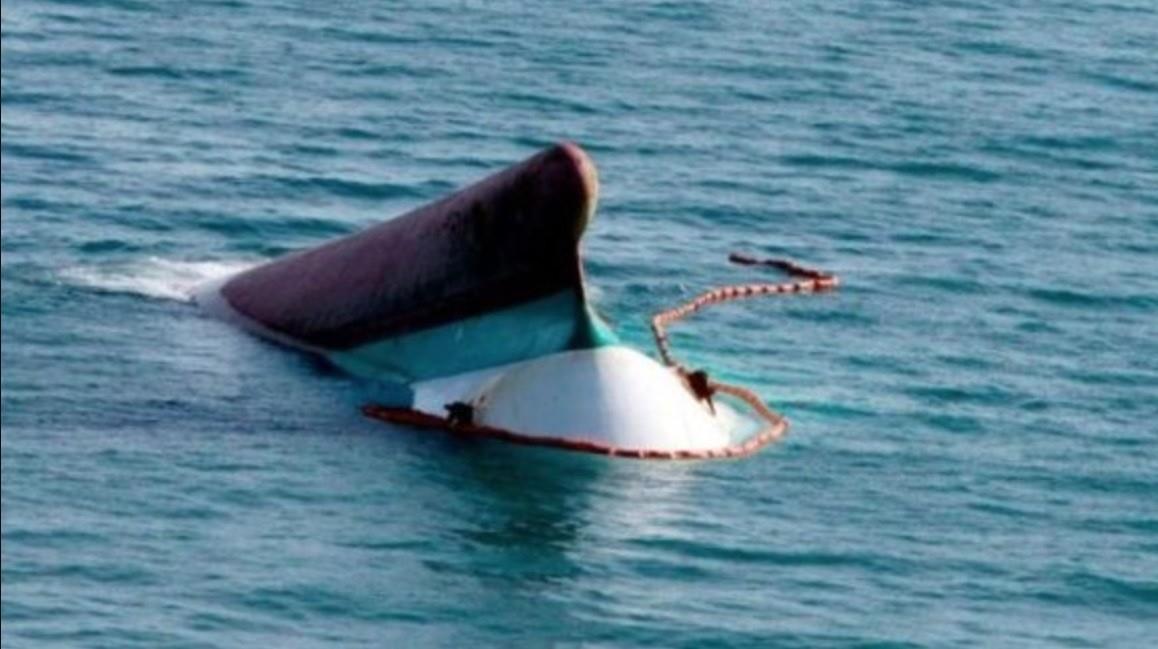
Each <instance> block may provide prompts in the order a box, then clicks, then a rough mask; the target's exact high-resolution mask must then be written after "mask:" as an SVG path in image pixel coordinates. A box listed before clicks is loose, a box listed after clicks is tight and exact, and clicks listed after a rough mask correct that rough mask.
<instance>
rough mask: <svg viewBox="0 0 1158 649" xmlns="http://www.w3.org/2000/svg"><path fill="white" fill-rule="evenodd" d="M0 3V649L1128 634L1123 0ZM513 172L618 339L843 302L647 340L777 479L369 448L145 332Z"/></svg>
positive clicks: (166, 332) (176, 336)
mask: <svg viewBox="0 0 1158 649" xmlns="http://www.w3.org/2000/svg"><path fill="white" fill-rule="evenodd" d="M2 6H3V11H2V15H3V22H2V34H3V38H2V45H3V57H2V58H3V75H2V88H0V94H2V107H3V111H2V153H3V155H2V170H0V171H2V174H0V175H2V178H3V182H2V192H0V194H2V196H0V198H2V207H3V219H2V224H3V225H2V237H0V239H2V252H3V255H2V275H0V277H2V286H3V303H2V306H3V320H2V322H3V326H2V335H3V340H2V342H3V345H2V350H3V353H2V360H3V371H2V378H3V389H2V395H3V396H2V409H0V412H2V421H3V426H2V430H3V436H2V459H3V470H2V472H0V475H2V485H3V487H2V496H3V507H2V523H3V525H2V527H3V531H2V533H3V537H2V541H3V543H2V554H3V557H2V558H3V561H2V566H3V589H2V615H3V620H2V621H3V624H2V625H0V639H2V641H3V646H4V647H5V649H7V648H9V647H12V648H14V649H15V648H18V647H252V646H270V647H334V646H343V647H361V646H367V647H369V646H374V647H377V646H452V647H460V646H461V647H471V646H504V647H505V646H549V645H560V646H607V647H612V646H614V647H643V646H674V647H709V646H712V647H715V646H720V647H725V646H726V647H850V646H859V647H867V646H873V647H918V646H919V647H974V646H977V647H1005V646H1010V647H1143V646H1150V643H1152V642H1153V638H1154V637H1158V622H1156V621H1155V620H1158V504H1156V502H1158V501H1156V499H1155V492H1156V491H1158V451H1156V450H1155V442H1158V424H1156V423H1155V421H1156V420H1158V360H1156V359H1158V317H1156V316H1158V66H1155V65H1154V62H1155V61H1156V60H1158V8H1156V6H1155V4H1154V3H1153V2H1152V1H1150V0H1137V1H1131V0H1116V1H1113V2H1111V1H1092V2H1068V1H1067V2H1058V1H1051V0H1046V1H1042V2H1021V1H1014V2H996V1H990V0H982V1H980V2H976V3H938V4H936V5H935V6H934V5H926V4H924V3H910V2H899V1H898V2H887V1H881V2H848V3H820V2H806V1H791V2H785V3H767V4H757V3H749V2H728V1H725V2H712V3H676V2H641V3H619V2H591V3H545V4H542V5H540V6H536V7H533V8H531V9H524V8H522V5H521V3H513V2H471V1H467V0H463V1H459V2H421V3H398V4H394V3H391V4H386V3H370V2H366V3H356V2H332V3H310V2H291V1H290V0H281V1H280V2H279V1H259V0H233V1H226V0H222V1H219V2H198V1H192V0H190V1H187V2H160V1H157V2H144V1H138V0H92V1H88V2H81V1H79V0H69V1H64V0H59V1H55V2H32V1H30V0H3V4H2ZM559 138H573V139H575V140H577V141H579V142H581V143H582V144H583V145H585V146H586V148H587V149H588V150H589V151H590V153H591V154H592V156H593V157H594V159H595V160H596V163H597V164H598V165H599V167H600V170H601V177H602V183H603V198H602V203H601V208H600V213H599V215H598V217H597V218H596V220H595V222H594V224H593V226H592V229H591V231H590V233H589V235H588V238H587V243H586V256H587V260H588V271H589V275H590V279H591V281H592V283H593V284H594V285H596V286H597V287H598V292H597V297H596V302H597V307H598V309H599V310H600V312H602V313H605V314H606V315H607V316H608V317H609V318H610V319H611V320H612V321H613V324H614V326H615V327H616V329H617V330H618V331H619V332H620V333H621V334H622V335H623V336H624V337H625V339H626V340H628V341H630V342H631V343H633V344H635V345H637V346H640V347H647V346H648V345H649V344H650V343H649V338H648V335H647V329H646V318H647V316H648V315H649V314H651V313H652V312H654V311H655V310H657V309H661V308H665V307H668V306H670V305H672V304H674V303H676V302H678V301H679V300H681V299H683V298H685V297H687V296H689V295H691V294H692V293H694V292H695V291H697V290H699V289H700V288H703V287H706V286H710V285H714V284H718V283H727V282H735V281H746V280H749V279H752V278H754V277H756V276H757V275H754V274H753V272H752V269H738V268H734V267H728V266H727V264H726V263H725V256H726V255H727V253H729V252H731V251H733V250H737V251H745V252H749V253H752V254H760V255H780V256H790V257H793V258H796V259H798V260H800V261H802V262H805V263H810V264H814V265H818V266H821V267H823V268H827V269H831V270H833V271H835V272H838V273H839V274H840V275H841V276H842V278H843V279H844V281H845V284H844V287H843V288H842V289H841V290H840V291H839V292H838V293H835V294H832V295H826V296H816V297H808V298H805V297H800V298H795V299H784V300H765V301H756V302H750V303H745V304H737V305H732V306H727V307H722V308H720V309H718V310H715V311H711V312H708V313H705V314H702V315H701V316H697V317H696V318H695V319H693V320H692V321H689V322H688V323H686V324H683V325H680V326H679V327H678V328H677V330H676V334H675V336H676V337H675V342H676V345H677V351H679V352H680V353H682V354H683V355H684V356H685V357H687V358H689V359H690V360H691V361H693V362H695V363H697V364H702V365H704V366H707V367H709V368H712V369H713V370H714V371H715V372H716V373H717V374H718V375H720V376H723V377H726V378H728V379H731V380H734V381H738V382H743V383H746V384H750V385H752V386H754V387H755V388H756V389H757V390H758V391H759V392H760V393H761V394H762V395H763V396H764V397H765V398H767V399H768V400H769V401H771V402H772V403H773V404H775V405H776V406H777V407H779V408H780V409H782V410H784V411H785V412H786V413H787V414H788V415H789V417H790V418H791V419H792V422H793V428H792V430H791V432H790V435H789V437H788V438H787V439H786V440H785V441H784V442H783V443H781V444H780V445H778V446H774V447H772V448H770V449H768V450H766V451H765V452H763V453H761V454H760V455H757V456H756V457H754V458H751V459H748V460H743V461H728V462H706V463H676V464H670V463H639V462H631V461H608V460H603V459H598V458H588V457H579V456H572V455H565V454H559V453H554V452H550V451H542V450H529V449H522V448H515V447H509V446H504V445H501V444H495V443H470V442H464V441H461V440H455V439H448V438H445V437H442V436H438V435H434V434H431V433H424V432H418V431H409V430H402V429H394V428H390V427H387V426H384V425H381V424H378V423H375V422H371V421H367V420H364V419H363V418H361V416H360V415H359V414H358V410H357V408H358V406H359V405H360V404H361V403H362V401H363V399H364V398H365V395H366V393H367V391H368V388H367V387H366V386H364V385H361V384H359V383H357V382H354V381H352V380H350V379H347V378H345V377H344V376H342V375H341V374H340V373H337V372H335V371H333V370H331V369H328V368H326V367H324V366H322V365H320V364H319V363H317V362H314V361H312V360H310V359H308V358H305V357H302V356H298V355H294V354H291V353H289V352H286V351H285V350H282V349H279V348H277V347H274V346H270V345H267V344H264V343H262V342H260V341H257V340H254V339H253V338H250V337H248V336H246V335H244V334H242V333H240V332H239V331H236V330H234V329H232V328H230V327H228V326H226V325H224V324H221V323H219V322H216V321H213V320H210V319H207V318H205V317H203V316H201V315H200V314H199V313H198V312H197V311H196V310H195V309H194V308H193V307H191V306H189V305H188V304H187V303H185V302H184V301H183V298H184V296H185V295H186V294H187V292H188V291H189V290H190V289H191V288H192V287H193V286H195V285H196V284H198V283H199V282H201V281H204V280H206V279H211V278H214V277H217V276H221V275H223V274H226V273H228V272H230V271H231V270H236V269H240V268H244V267H245V266H246V265H248V264H252V263H255V262H259V261H261V260H263V259H267V258H269V257H271V256H273V255H276V254H279V253H282V252H285V251H288V250H291V249H294V248H297V247H301V246H307V245H310V244H313V243H315V242H318V241H322V240H324V239H326V238H329V237H333V236H336V235H341V234H344V233H347V232H352V231H354V230H356V229H358V228H360V227H362V226H365V225H367V224H370V223H374V222H377V221H379V220H381V219H383V218H388V217H390V216H392V215H396V214H399V213H401V212H403V211H406V210H407V209H409V208H412V207H414V206H416V205H418V204H421V203H423V202H425V201H427V200H430V199H433V198H435V197H438V196H440V195H441V194H443V193H445V192H447V191H449V190H451V189H453V188H455V187H457V186H460V185H463V184H465V183H468V182H470V181H472V180H474V179H476V178H478V177H480V176H481V175H484V174H485V173H487V172H489V171H491V170H494V169H497V168H500V167H502V166H504V165H506V164H508V163H510V162H513V161H515V160H519V159H522V158H523V157H526V156H528V155H530V154H531V153H533V152H534V151H535V150H536V149H537V148H539V147H540V146H543V145H546V144H548V143H550V142H552V141H554V140H556V139H559ZM1147 638H1149V641H1147V640H1146V639H1147Z"/></svg>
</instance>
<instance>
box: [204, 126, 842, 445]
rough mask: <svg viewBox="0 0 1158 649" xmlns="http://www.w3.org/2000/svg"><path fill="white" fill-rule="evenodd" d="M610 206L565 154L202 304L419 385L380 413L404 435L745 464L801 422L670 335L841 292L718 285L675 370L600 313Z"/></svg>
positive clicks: (810, 282) (296, 343)
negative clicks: (426, 431)
mask: <svg viewBox="0 0 1158 649" xmlns="http://www.w3.org/2000/svg"><path fill="white" fill-rule="evenodd" d="M597 197H598V180H597V177H596V173H595V167H594V164H593V163H592V162H591V160H590V158H588V157H587V155H586V154H585V153H584V152H583V151H582V150H581V149H580V148H579V147H577V146H576V145H574V144H570V143H564V144H560V145H557V146H554V147H551V148H549V149H547V150H545V151H543V152H541V153H539V154H538V155H536V156H533V157H532V158H530V159H528V160H526V161H524V162H522V163H519V164H517V165H514V166H512V167H510V168H508V169H506V170H504V171H501V172H499V173H497V174H495V175H493V176H490V177H488V178H486V179H484V180H482V181H481V182H479V183H477V184H475V185H472V186H470V187H467V188H465V189H463V190H461V191H459V192H457V193H455V194H452V195H450V196H448V197H446V198H444V199H442V200H439V201H437V202H434V203H431V204H429V205H426V206H424V207H421V208H419V209H417V210H414V211H412V212H410V213H408V214H405V215H403V216H401V217H398V218H395V219H393V220H390V221H387V222H385V223H382V224H379V225H376V226H373V227H371V228H369V229H367V230H364V231H362V232H359V233H355V234H352V235H350V236H347V237H344V238H341V239H338V240H336V241H332V242H329V243H326V244H323V245H320V246H318V247H316V248H311V249H309V250H305V251H302V252H298V253H293V254H290V255H287V256H285V257H282V258H279V259H275V260H273V261H271V262H269V263H267V264H265V265H262V266H259V267H256V268H253V269H250V270H247V271H244V272H242V273H239V274H237V275H235V276H233V277H231V278H228V279H227V280H225V281H224V282H222V283H218V284H215V285H212V286H207V287H205V288H204V289H203V290H202V291H200V292H199V294H198V296H197V300H198V302H199V303H200V304H201V305H202V306H203V307H204V308H205V309H206V310H207V311H208V312H210V313H212V314H214V315H217V316H219V317H222V318H224V319H226V320H229V321H231V322H234V323H237V324H239V325H241V326H242V327H244V328H246V329H248V330H250V331H252V332H254V333H256V334H258V335H260V336H263V337H266V338H268V339H271V340H274V341H277V342H279V343H282V344H285V345H289V346H291V347H294V348H297V349H302V350H305V351H309V352H313V353H317V354H321V355H323V356H325V357H326V358H328V359H330V360H331V361H332V362H333V363H335V364H336V365H338V366H339V367H341V368H343V369H345V370H347V371H349V372H351V373H353V374H355V375H358V376H362V377H367V378H371V379H375V380H385V381H390V382H395V383H402V384H405V385H407V386H409V388H410V397H409V401H408V402H407V403H396V404H392V405H389V406H384V405H377V404H372V405H369V406H367V407H366V408H365V412H366V414H367V415H368V416H371V417H375V418H378V419H382V420H385V421H389V422H393V423H402V424H409V425H414V426H421V427H432V428H440V429H445V430H450V431H454V432H457V433H461V434H466V435H478V436H485V437H492V438H499V439H505V440H507V441H512V442H518V443H524V444H536V445H543V446H554V447H560V448H568V449H572V450H582V451H589V452H595V453H603V454H608V455H622V456H628V457H640V458H648V457H656V458H660V457H662V458H696V457H725V456H736V455H743V454H746V453H750V452H752V451H754V450H756V449H757V448H759V447H760V446H763V445H764V444H766V443H768V442H770V441H772V440H774V439H776V438H778V437H780V436H781V435H782V434H783V433H784V431H785V429H786V428H787V422H786V420H784V419H783V418H782V417H780V416H779V415H777V414H775V413H774V412H772V411H771V410H769V409H768V408H767V407H766V406H764V404H763V403H762V402H761V401H760V400H759V399H758V398H756V397H755V395H753V394H752V393H750V392H748V391H746V390H744V389H742V388H737V387H734V386H729V385H726V384H721V383H717V382H714V381H712V380H711V379H709V378H708V377H707V375H706V374H705V373H703V372H695V371H692V370H690V369H688V368H686V367H685V366H683V365H680V364H679V363H678V362H676V361H675V360H674V359H673V358H672V355H671V350H670V348H669V346H668V344H667V338H666V333H665V327H666V326H667V325H669V324H671V323H672V322H674V321H676V320H678V319H679V318H682V317H684V316H687V315H689V314H691V313H694V312H695V311H697V310H699V309H700V308H702V307H704V306H706V305H708V304H712V303H716V302H722V301H725V300H728V299H735V298H742V297H749V296H752V295H761V294H771V293H785V292H809V291H820V290H826V289H827V288H831V287H833V286H835V278H832V277H831V276H828V275H825V274H823V273H818V272H816V271H809V270H807V269H803V268H801V267H798V266H795V265H793V264H786V263H785V262H776V261H773V262H768V263H769V264H771V265H775V266H777V267H778V268H780V269H782V270H786V271H788V272H789V273H790V274H792V275H794V276H796V277H797V278H798V279H799V280H800V281H796V282H790V283H785V284H768V285H748V286H743V287H731V288H725V289H717V290H716V291H709V292H708V293H705V294H703V295H701V296H699V297H698V298H696V299H695V300H693V301H692V302H689V303H688V304H687V305H684V306H682V307H679V308H677V309H673V310H671V311H669V312H665V313H662V314H660V315H658V316H656V318H655V319H654V320H653V323H652V324H653V328H654V330H655V333H656V340H657V343H658V344H659V348H660V353H661V356H662V358H663V360H664V362H665V365H660V364H659V363H657V362H656V361H654V360H652V359H651V358H649V357H647V356H645V355H643V354H641V353H639V352H637V351H634V350H632V349H630V348H628V347H625V346H623V345H622V344H621V343H620V342H619V341H618V339H617V338H616V337H615V335H614V334H613V333H612V332H611V330H610V329H609V328H608V327H607V326H606V325H605V324H604V323H603V322H602V321H601V320H600V319H599V318H598V317H597V316H596V315H595V314H594V312H593V311H592V309H591V308H590V305H589V304H588V302H587V299H586V292H585V289H584V281H583V267H582V262H581V259H580V255H579V242H580V239H581V238H582V235H583V232H584V230H585V229H586V227H587V225H588V223H589V222H590V221H591V219H592V217H593V215H594V211H595V204H596V200H597ZM733 261H736V262H737V263H758V262H755V261H754V260H749V259H747V258H734V259H733ZM809 273H811V275H810V274H809ZM720 395H728V396H727V397H726V398H731V399H733V400H735V402H737V403H739V404H741V405H743V406H744V407H746V408H748V409H750V410H751V411H752V412H753V413H754V414H755V417H754V418H746V417H742V416H740V415H738V414H737V412H736V411H735V410H734V409H732V408H731V407H729V406H728V405H727V404H725V403H723V402H722V401H721V400H720V399H719V398H718V397H719V396H720Z"/></svg>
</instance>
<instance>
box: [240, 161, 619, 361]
mask: <svg viewBox="0 0 1158 649" xmlns="http://www.w3.org/2000/svg"><path fill="white" fill-rule="evenodd" d="M597 194H598V185H597V181H596V177H595V169H594V165H592V163H591V161H590V160H589V159H588V157H587V156H586V154H584V153H583V151H582V150H581V149H579V148H578V147H577V146H575V145H573V144H562V145H558V146H555V147H552V148H550V149H547V150H545V151H543V152H541V153H539V154H538V155H535V156H534V157H532V158H530V159H528V160H526V161H524V162H522V163H519V164H517V165H514V166H512V167H509V168H507V169H505V170H503V171H501V172H499V173H497V174H495V175H493V176H490V177H488V178H486V179H484V180H482V181H480V182H478V183H477V184H475V185H472V186H470V187H467V188H466V189H463V190H461V191H459V192H457V193H455V194H452V195H451V196H448V197H446V198H444V199H442V200H440V201H438V202H435V203H432V204H430V205H426V206H424V207H421V208H419V209H417V210H414V211H413V212H410V213H408V214H405V215H403V216H400V217H398V218H396V219H393V220H391V221H387V222H385V223H382V224H380V225H377V226H374V227H372V228H369V229H367V230H364V231H362V232H359V233H356V234H353V235H350V236H347V237H345V238H342V239H338V240H336V241H333V242H330V243H327V244H324V245H321V246H319V247H317V248H312V249H310V250H306V251H302V252H298V253H294V254H291V255H288V256H285V257H282V258H280V259H277V260H274V261H272V262H270V263H268V264H265V265H263V266H259V267H257V268H254V269H252V270H249V271H246V272H244V273H241V274H239V275H237V276H236V277H234V278H233V279H231V280H229V281H228V282H227V283H226V284H225V285H224V286H222V288H221V295H222V297H224V299H225V300H226V301H227V302H228V303H229V305H230V306H231V307H232V308H233V309H234V310H236V311H237V312H239V313H240V314H242V315H244V316H246V317H247V318H249V319H251V320H253V321H255V322H256V323H258V324H259V325H261V326H262V327H264V328H266V329H268V330H270V331H272V332H273V333H276V334H279V335H280V336H284V337H288V338H289V339H291V340H293V341H296V342H299V343H302V344H304V345H307V346H310V347H314V348H320V349H329V350H344V349H350V348H353V347H357V346H359V345H363V344H366V343H370V342H374V341H377V340H381V339H384V338H389V337H393V336H400V335H404V334H409V333H414V332H417V331H421V330H423V329H429V328H432V327H437V326H439V325H443V324H447V323H450V322H454V321H456V320H461V319H463V318H468V317H471V316H477V315H482V314H485V313H489V312H493V311H497V310H501V309H505V308H508V307H512V306H516V305H519V304H524V303H527V302H530V301H533V300H536V299H540V298H544V297H547V296H551V295H555V294H558V293H560V292H573V293H574V294H575V296H576V299H577V300H578V301H579V302H580V303H582V300H583V298H584V296H583V278H582V266H581V263H580V260H579V239H580V237H582V235H583V231H584V229H585V228H586V226H587V222H588V220H589V219H590V218H591V215H592V214H593V213H594V208H595V201H596V197H597Z"/></svg>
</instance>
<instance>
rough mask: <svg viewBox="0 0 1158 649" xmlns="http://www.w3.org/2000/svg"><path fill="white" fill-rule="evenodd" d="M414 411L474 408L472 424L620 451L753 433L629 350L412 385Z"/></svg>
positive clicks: (690, 446)
mask: <svg viewBox="0 0 1158 649" xmlns="http://www.w3.org/2000/svg"><path fill="white" fill-rule="evenodd" d="M413 387H414V404H413V407H414V408H415V409H416V410H419V411H422V412H425V413H429V414H433V415H439V416H442V415H444V414H445V409H444V408H445V405H446V404H448V403H454V402H462V403H467V404H470V405H471V406H472V407H473V408H474V423H475V424H478V425H482V426H487V427H492V428H500V429H503V430H507V431H510V432H513V433H518V434H521V435H526V436H532V437H550V438H563V439H567V440H573V441H586V442H593V443H596V444H600V445H605V446H611V447H616V448H624V449H646V450H658V451H677V450H685V451H701V450H711V449H719V448H723V447H725V446H729V445H730V444H733V443H734V442H735V440H737V439H740V438H742V437H744V436H745V435H746V434H750V433H751V432H753V431H754V430H755V425H754V422H751V421H748V420H746V419H744V418H742V417H740V416H739V415H737V414H736V413H735V411H733V410H731V409H730V408H728V407H727V406H726V405H725V404H722V403H719V402H717V403H716V413H715V414H713V413H712V412H711V411H710V410H709V408H708V406H707V404H706V403H703V402H700V401H698V400H696V398H695V397H694V396H693V395H692V394H691V393H690V392H689V391H688V390H687V388H686V387H684V384H683V382H682V381H681V379H680V378H679V377H678V376H677V375H676V373H675V372H673V371H672V370H671V369H669V368H666V367H664V366H662V365H660V364H659V363H657V362H656V361H654V360H652V359H651V358H649V357H647V356H645V355H644V354H641V353H640V352H637V351H635V350H633V349H630V348H628V347H623V346H618V345H615V346H607V347H598V348H595V349H585V350H579V351H568V352H561V353H558V354H551V355H549V356H544V357H541V358H536V359H534V360H530V361H524V362H520V363H515V364H512V365H507V366H504V367H499V368H493V369H489V370H483V371H479V372H470V373H467V374H460V375H457V376H452V377H446V378H440V379H433V380H429V381H421V382H418V383H416V384H414V386H413Z"/></svg>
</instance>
